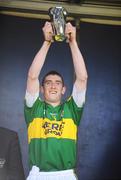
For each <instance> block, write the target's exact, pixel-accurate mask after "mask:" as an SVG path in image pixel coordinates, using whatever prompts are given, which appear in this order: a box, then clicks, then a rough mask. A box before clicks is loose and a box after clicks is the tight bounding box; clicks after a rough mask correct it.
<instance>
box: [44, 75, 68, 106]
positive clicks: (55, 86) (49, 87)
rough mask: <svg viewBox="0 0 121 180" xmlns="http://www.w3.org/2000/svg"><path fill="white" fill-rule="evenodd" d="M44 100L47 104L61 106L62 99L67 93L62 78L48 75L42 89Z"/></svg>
mask: <svg viewBox="0 0 121 180" xmlns="http://www.w3.org/2000/svg"><path fill="white" fill-rule="evenodd" d="M41 92H42V93H43V95H44V99H45V101H46V102H47V103H49V104H52V105H59V104H60V102H61V97H62V95H63V94H64V93H65V86H63V82H62V79H61V77H60V76H58V75H48V76H47V77H46V78H45V81H44V85H43V86H42V88H41Z"/></svg>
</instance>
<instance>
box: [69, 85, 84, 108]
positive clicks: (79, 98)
mask: <svg viewBox="0 0 121 180" xmlns="http://www.w3.org/2000/svg"><path fill="white" fill-rule="evenodd" d="M85 96H86V89H83V90H80V91H78V90H77V88H76V86H75V85H74V86H73V91H72V97H73V99H74V101H75V103H76V104H77V106H78V107H82V106H83V104H84V103H85Z"/></svg>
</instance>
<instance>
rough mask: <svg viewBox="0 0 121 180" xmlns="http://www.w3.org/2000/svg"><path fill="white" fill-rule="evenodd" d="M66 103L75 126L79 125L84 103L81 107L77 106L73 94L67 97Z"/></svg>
mask: <svg viewBox="0 0 121 180" xmlns="http://www.w3.org/2000/svg"><path fill="white" fill-rule="evenodd" d="M66 104H67V106H68V108H69V111H70V113H71V116H72V119H73V121H74V123H75V124H76V125H77V126H79V124H80V121H81V118H82V113H83V109H84V103H83V104H82V106H81V107H78V105H77V104H76V103H75V101H74V98H73V96H70V97H69V98H68V99H67V101H66Z"/></svg>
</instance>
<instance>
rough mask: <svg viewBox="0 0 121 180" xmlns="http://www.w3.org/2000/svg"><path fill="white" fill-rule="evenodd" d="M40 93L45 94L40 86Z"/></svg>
mask: <svg viewBox="0 0 121 180" xmlns="http://www.w3.org/2000/svg"><path fill="white" fill-rule="evenodd" d="M40 92H41V93H42V94H43V93H44V88H43V86H40Z"/></svg>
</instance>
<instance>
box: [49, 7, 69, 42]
mask: <svg viewBox="0 0 121 180" xmlns="http://www.w3.org/2000/svg"><path fill="white" fill-rule="evenodd" d="M67 14H68V13H67V11H66V9H65V8H63V7H52V8H50V9H49V16H50V19H51V23H52V28H53V34H54V40H55V41H64V40H65V39H66V37H65V25H66V16H67Z"/></svg>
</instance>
